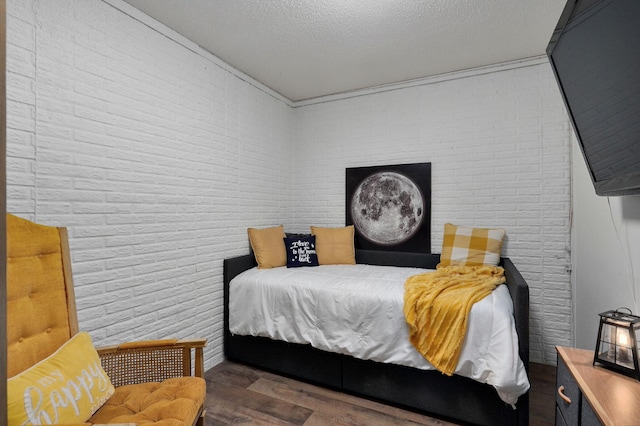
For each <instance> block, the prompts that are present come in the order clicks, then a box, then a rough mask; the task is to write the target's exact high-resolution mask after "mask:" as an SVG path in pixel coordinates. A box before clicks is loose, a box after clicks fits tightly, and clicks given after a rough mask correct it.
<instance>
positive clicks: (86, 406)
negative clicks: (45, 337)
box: [7, 332, 115, 425]
mask: <svg viewBox="0 0 640 426" xmlns="http://www.w3.org/2000/svg"><path fill="white" fill-rule="evenodd" d="M114 391H115V389H114V388H113V385H112V384H111V380H109V377H108V376H107V373H105V371H104V370H103V369H102V365H101V364H100V357H99V356H98V353H97V352H96V350H95V348H94V347H93V343H92V342H91V337H90V336H89V334H88V333H85V332H82V333H78V334H76V335H75V336H74V337H72V338H71V339H69V340H68V341H67V342H66V343H65V344H64V345H62V346H61V347H60V348H59V349H58V350H57V351H55V352H54V353H53V354H51V355H50V356H49V357H47V358H45V359H43V360H42V361H40V362H39V363H37V364H35V365H34V366H33V367H31V368H29V369H27V370H25V371H23V372H22V373H20V374H18V375H16V376H14V377H12V378H10V379H8V380H7V399H8V401H7V406H8V417H9V424H11V425H30V424H52V423H53V424H55V423H83V422H86V421H87V420H89V418H90V417H91V415H93V413H95V412H96V411H97V410H98V408H100V407H101V406H102V405H103V404H104V403H105V402H107V400H108V399H109V397H110V396H111V395H113V393H114Z"/></svg>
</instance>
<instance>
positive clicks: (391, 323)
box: [229, 265, 529, 404]
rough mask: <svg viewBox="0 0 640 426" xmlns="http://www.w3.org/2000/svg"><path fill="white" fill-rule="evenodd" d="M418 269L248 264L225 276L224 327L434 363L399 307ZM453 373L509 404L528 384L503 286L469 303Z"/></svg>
mask: <svg viewBox="0 0 640 426" xmlns="http://www.w3.org/2000/svg"><path fill="white" fill-rule="evenodd" d="M422 272H426V270H424V269H417V268H399V267H393V266H373V265H325V266H319V267H303V268H286V267H281V268H274V269H261V270H258V269H256V268H253V269H250V270H248V271H245V272H243V273H241V274H240V275H238V276H237V277H235V278H234V279H233V280H232V281H231V283H230V290H229V329H230V331H231V333H233V334H239V335H251V336H263V337H269V338H272V339H277V340H284V341H287V342H291V343H303V344H304V343H308V344H311V345H312V346H313V347H315V348H318V349H322V350H325V351H330V352H338V353H341V354H348V355H351V356H353V357H356V358H360V359H368V360H373V361H377V362H385V363H393V364H400V365H405V366H410V367H415V368H420V369H433V368H434V367H433V366H431V364H429V363H428V362H427V361H426V360H425V359H424V358H423V357H422V356H421V355H420V354H419V353H418V352H417V351H416V350H415V349H414V347H413V346H412V345H411V343H410V342H409V335H408V329H407V325H406V322H405V318H404V314H403V310H402V308H403V293H404V282H405V280H406V279H407V278H408V277H409V276H411V275H416V274H419V273H422ZM456 374H459V375H462V376H466V377H470V378H473V379H475V380H477V381H479V382H482V383H488V384H490V385H492V386H493V387H495V389H496V390H497V392H498V395H499V396H500V398H501V399H502V400H503V401H505V402H506V403H508V404H515V403H516V401H517V400H518V397H519V396H520V395H522V394H524V393H525V392H526V391H527V390H528V389H529V380H528V378H527V375H526V372H525V368H524V365H523V363H522V361H521V360H520V357H519V356H518V336H517V334H516V331H515V327H514V319H513V307H512V302H511V298H510V296H509V292H508V290H507V288H506V286H504V285H501V286H498V288H496V290H494V292H493V293H492V294H491V295H489V296H487V297H486V298H485V299H483V300H481V301H480V302H478V303H476V304H475V305H474V306H473V308H472V310H471V314H470V317H469V321H468V328H467V334H466V337H465V341H464V346H463V348H462V353H461V355H460V360H459V362H458V366H457V369H456Z"/></svg>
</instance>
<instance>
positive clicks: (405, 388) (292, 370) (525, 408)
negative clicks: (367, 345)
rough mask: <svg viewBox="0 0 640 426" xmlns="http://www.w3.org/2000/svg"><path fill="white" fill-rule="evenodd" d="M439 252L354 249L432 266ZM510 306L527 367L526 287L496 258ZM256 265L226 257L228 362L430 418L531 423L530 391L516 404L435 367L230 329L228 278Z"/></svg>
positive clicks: (490, 425)
mask: <svg viewBox="0 0 640 426" xmlns="http://www.w3.org/2000/svg"><path fill="white" fill-rule="evenodd" d="M439 261H440V255H439V254H432V253H424V254H423V253H401V252H390V251H378V250H358V249H356V262H357V263H364V264H371V265H389V266H408V267H419V268H427V269H435V266H436V265H437V264H438V263H439ZM500 264H501V266H503V267H504V269H505V276H506V280H507V287H508V288H509V293H510V294H511V299H512V300H513V307H514V317H515V324H516V331H517V333H518V341H519V354H520V358H521V359H522V361H523V362H524V365H525V367H526V369H527V371H528V370H529V288H528V286H527V283H526V281H525V280H524V278H523V277H522V275H520V272H519V271H518V270H517V269H516V267H515V266H514V264H513V263H512V262H511V261H510V260H509V259H508V258H502V259H501V263H500ZM254 266H256V262H255V258H254V256H253V255H252V254H249V255H244V256H238V257H234V258H230V259H225V260H224V354H225V357H226V358H227V359H228V360H231V361H235V362H240V363H244V364H249V365H252V366H256V367H259V368H262V369H265V370H269V371H272V372H276V373H279V374H282V375H286V376H290V377H294V378H297V379H302V380H305V381H309V382H312V383H315V384H320V385H323V386H327V387H330V388H333V389H338V390H341V391H344V392H348V393H352V394H356V395H359V396H364V397H367V398H371V399H375V400H379V401H382V402H385V403H389V404H392V405H397V406H400V407H404V408H409V409H412V410H416V411H420V412H424V413H427V414H429V415H432V416H437V417H441V418H444V419H450V420H454V421H457V422H463V423H468V424H477V425H486V426H498V425H520V426H526V425H528V424H529V393H528V392H527V393H526V394H525V395H522V396H521V397H520V398H519V399H518V403H517V404H516V409H513V408H512V407H511V406H509V405H507V404H505V403H504V402H503V401H502V400H501V399H500V398H499V397H498V394H497V393H496V391H495V389H494V388H493V387H491V386H490V385H486V384H482V383H478V382H476V381H474V380H472V379H469V378H466V377H462V376H457V375H454V376H446V375H444V374H442V373H440V372H439V371H437V370H418V369H415V368H410V367H405V366H400V365H394V364H384V363H377V362H373V361H365V360H360V359H357V358H353V357H351V356H348V355H342V354H335V353H331V352H326V351H322V350H318V349H315V348H313V347H311V346H310V345H301V344H295V343H287V342H283V341H277V340H272V339H269V338H264V337H253V336H239V335H232V334H231V333H230V332H229V282H230V281H231V280H232V279H233V278H234V277H235V276H236V275H238V274H239V273H241V272H243V271H245V270H247V269H250V268H253V267H254Z"/></svg>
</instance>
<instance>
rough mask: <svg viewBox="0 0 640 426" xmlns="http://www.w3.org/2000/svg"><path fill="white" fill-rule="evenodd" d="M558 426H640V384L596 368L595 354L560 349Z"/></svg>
mask: <svg viewBox="0 0 640 426" xmlns="http://www.w3.org/2000/svg"><path fill="white" fill-rule="evenodd" d="M556 350H557V352H558V370H557V371H558V372H557V376H556V386H557V388H558V393H557V394H556V426H558V425H561V426H574V425H586V426H591V425H605V426H624V425H629V426H632V425H640V382H639V381H638V380H636V379H632V378H630V377H627V376H623V375H622V374H618V373H615V372H613V371H610V370H607V369H605V368H603V367H600V366H594V365H593V351H589V350H584V349H576V348H565V347H561V346H558V347H556Z"/></svg>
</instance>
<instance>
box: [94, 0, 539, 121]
mask: <svg viewBox="0 0 640 426" xmlns="http://www.w3.org/2000/svg"><path fill="white" fill-rule="evenodd" d="M103 1H104V2H105V3H107V4H109V5H110V6H112V7H114V8H115V9H117V10H119V11H121V12H122V13H124V14H126V15H127V16H129V17H131V18H132V19H134V20H136V21H138V22H140V23H141V24H143V25H145V26H147V27H148V28H150V29H151V30H153V31H156V32H157V33H159V34H162V35H163V36H165V37H167V38H168V39H170V40H172V41H173V42H175V43H178V44H179V45H181V46H183V47H185V48H186V49H188V50H190V51H192V52H193V53H195V54H196V55H198V56H201V57H202V58H204V59H206V60H208V61H210V62H211V63H212V64H214V65H216V66H218V67H219V68H221V69H223V70H225V71H227V72H228V73H230V74H232V75H234V76H235V77H237V78H239V79H240V80H242V81H244V82H246V83H247V84H250V85H251V86H253V87H255V88H256V89H258V90H260V91H262V92H264V93H265V94H267V95H269V96H272V97H273V98H275V99H277V100H278V101H280V102H283V103H284V104H286V105H288V106H289V107H291V108H298V107H303V106H309V105H315V104H321V103H326V102H334V101H338V100H343V99H350V98H356V97H360V96H367V95H372V94H376V93H383V92H389V91H394V90H401V89H406V88H409V87H418V86H425V85H429V84H434V83H439V82H443V81H450V80H457V79H461V78H467V77H472V76H478V75H483V74H489V73H494V72H499V71H505V70H510V69H516V68H524V67H530V66H534V65H539V64H542V63H548V59H547V57H546V55H539V56H535V57H532V58H525V59H519V60H515V61H510V62H503V63H499V64H493V65H486V66H482V67H476V68H470V69H466V70H460V71H453V72H448V73H443V74H439V75H435V76H428V77H423V78H419V79H415V80H407V81H402V82H398V83H390V84H384V85H380V86H373V87H368V88H364V89H357V90H353V91H348V92H343V93H336V94H332V95H327V96H320V97H316V98H311V99H303V100H300V101H292V100H290V99H288V98H286V97H284V96H283V95H281V94H280V93H278V92H276V91H275V90H273V89H271V88H270V87H268V86H266V85H265V84H263V83H261V82H259V81H258V80H256V79H254V78H253V77H250V76H249V75H247V74H245V73H244V72H242V71H240V70H238V69H237V68H234V67H233V66H231V65H229V64H228V63H226V62H224V61H223V60H222V59H220V58H218V57H217V56H215V55H214V54H212V53H211V52H209V51H207V50H205V49H203V48H202V47H200V46H199V45H198V44H196V43H194V42H193V41H191V40H189V39H188V38H186V37H184V36H183V35H181V34H179V33H177V32H176V31H174V30H172V29H171V28H169V27H167V26H166V25H164V24H162V23H161V22H159V21H157V20H155V19H154V18H152V17H150V16H149V15H147V14H145V13H143V12H141V11H140V10H138V9H136V8H135V7H133V6H131V5H130V4H129V3H126V2H125V1H124V0H103Z"/></svg>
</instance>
